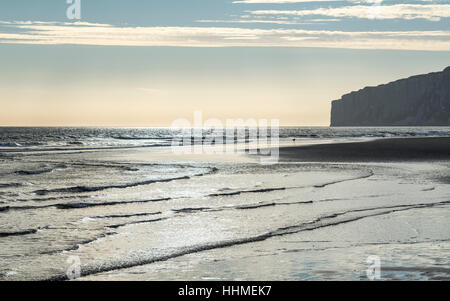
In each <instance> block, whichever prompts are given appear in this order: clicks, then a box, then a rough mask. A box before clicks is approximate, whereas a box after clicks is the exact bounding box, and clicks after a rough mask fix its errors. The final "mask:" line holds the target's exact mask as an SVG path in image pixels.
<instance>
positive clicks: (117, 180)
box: [0, 128, 450, 281]
mask: <svg viewBox="0 0 450 301" xmlns="http://www.w3.org/2000/svg"><path fill="white" fill-rule="evenodd" d="M42 131H43V130H42V129H40V130H36V132H42ZM54 131H55V130H53V129H50V130H47V132H46V137H58V138H52V139H50V140H51V141H50V140H49V141H46V142H45V144H44V142H43V141H42V139H43V138H42V136H39V138H38V139H39V141H40V142H39V144H38V143H35V144H34V145H30V146H27V147H24V146H23V143H21V141H19V140H17V141H16V144H19V145H20V146H17V145H13V144H12V143H10V144H11V145H12V146H6V147H3V148H2V149H1V150H0V154H1V156H0V160H1V163H2V164H1V165H0V166H1V170H0V174H1V175H2V176H1V180H0V216H1V219H0V221H1V222H0V259H1V262H2V265H1V267H0V279H1V280H7V281H8V280H67V279H69V277H68V271H70V270H71V268H72V267H73V264H74V263H77V262H79V263H80V275H79V276H80V277H79V278H78V280H368V276H367V273H366V271H367V269H368V266H369V265H370V263H369V262H368V261H367V260H368V258H372V257H373V256H377V257H378V258H379V259H380V261H381V277H382V279H384V280H407V279H414V280H442V279H447V280H448V279H449V278H450V271H449V269H448V266H449V263H450V262H449V259H448V256H447V254H448V252H449V251H450V232H449V230H448V229H450V222H449V221H450V210H449V208H450V207H449V206H450V199H449V196H450V190H449V189H448V177H449V174H450V162H449V158H448V157H449V152H448V150H449V147H450V146H449V144H450V142H449V141H450V140H449V138H445V137H437V136H436V135H438V136H439V134H442V133H444V132H445V131H447V129H445V128H444V129H441V131H442V132H438V133H437V134H432V135H431V136H430V137H426V136H422V137H403V136H405V135H404V132H402V130H399V131H398V132H399V133H400V134H399V135H398V137H395V138H392V137H390V135H391V134H392V133H394V132H395V131H397V130H396V129H391V130H390V131H386V130H383V133H385V132H387V133H389V134H387V135H388V137H373V135H374V132H373V131H370V130H367V129H361V130H355V129H352V130H347V132H346V133H347V134H346V135H347V136H345V135H344V134H342V135H341V136H340V137H339V138H336V137H329V136H326V135H324V137H323V138H311V137H308V138H305V137H303V138H302V137H299V136H300V135H304V134H305V133H308V135H310V133H311V132H312V131H318V132H321V131H322V132H321V133H328V132H329V129H323V130H315V129H313V130H311V129H297V130H296V133H297V134H296V136H295V135H293V134H292V132H293V130H292V129H286V130H285V131H286V132H287V133H289V134H287V135H285V136H283V137H282V138H283V139H282V143H283V145H284V146H283V147H281V149H280V162H279V163H277V164H274V165H262V164H260V160H259V156H255V155H247V154H243V153H239V154H234V155H217V154H216V155H195V156H193V155H181V156H177V155H174V154H173V153H172V152H171V150H170V147H168V144H164V143H163V141H169V140H170V139H169V138H170V137H166V136H164V135H162V134H161V133H160V131H158V135H157V136H158V137H160V138H158V139H156V138H153V136H151V137H150V136H145V137H142V135H143V133H144V131H143V132H139V133H140V136H137V135H134V136H131V135H130V133H129V131H128V132H126V133H127V135H128V136H126V137H123V133H124V131H125V130H102V131H100V133H102V135H103V136H104V137H105V138H103V140H101V141H97V140H95V141H94V140H93V139H94V138H92V136H95V135H97V136H98V135H99V132H98V131H96V132H95V133H94V134H95V135H94V134H92V136H90V135H91V134H90V132H88V131H87V130H84V129H83V130H81V129H80V130H70V131H69V132H70V134H67V132H68V130H59V131H57V133H58V135H59V136H56V134H54ZM355 131H357V132H358V133H359V132H361V133H364V134H362V135H361V136H360V137H355V135H354V134H355ZM17 132H20V130H17ZM17 132H14V137H18V136H19V135H18V134H17ZM110 132H111V133H110ZM147 132H148V131H147ZM154 132H155V130H152V131H151V133H154ZM379 132H380V131H379V130H377V132H376V133H375V134H376V135H378V134H377V133H379ZM417 132H419V130H417ZM26 133H29V131H27V132H26ZM80 133H81V134H80ZM86 133H88V134H86ZM118 133H121V134H122V136H120V138H121V139H118V138H119V137H118V136H117V134H118ZM349 133H351V135H350V134H349ZM368 133H369V134H368ZM147 134H148V133H147ZM282 134H283V133H282ZM8 135H10V136H11V137H12V136H13V135H12V134H8ZM22 135H25V134H22ZM152 135H154V134H152ZM312 135H316V134H315V132H314V134H312ZM371 135H372V136H371ZM70 137H76V138H77V139H76V141H73V138H70ZM110 137H113V138H110ZM292 137H296V138H295V139H296V142H295V143H294V142H292V140H293V138H292ZM312 137H314V136H312ZM125 138H127V139H125ZM144 138H145V139H144ZM313 139H315V141H313V143H312V142H311V141H312V140H313ZM321 139H322V140H321ZM3 140H5V139H3ZM27 141H29V139H28V140H27ZM149 141H150V142H149ZM74 142H77V143H74ZM147 143H149V144H147ZM161 144H163V145H162V146H161ZM149 145H152V146H149ZM155 145H156V146H155Z"/></svg>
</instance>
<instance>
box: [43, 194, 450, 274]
mask: <svg viewBox="0 0 450 301" xmlns="http://www.w3.org/2000/svg"><path fill="white" fill-rule="evenodd" d="M448 204H450V201H444V202H438V203H425V204H412V205H400V206H391V207H375V208H366V209H356V210H348V211H344V212H339V213H334V214H331V215H327V216H322V217H319V218H317V219H315V220H313V221H311V222H306V223H300V224H298V225H291V226H287V227H282V228H278V229H275V230H273V231H270V232H266V233H263V234H260V235H255V236H250V237H244V238H238V239H231V240H224V241H218V242H212V243H206V244H200V245H193V246H187V247H182V248H179V249H177V250H175V251H174V252H171V253H168V254H165V255H160V256H149V257H143V258H142V257H141V256H130V257H128V258H126V259H120V260H112V261H110V262H105V263H102V264H100V265H84V266H82V268H81V276H82V277H85V276H89V275H95V274H99V273H105V272H110V271H115V270H121V269H127V268H132V267H136V266H142V265H148V264H152V263H155V262H160V261H167V260H170V259H173V258H177V257H181V256H185V255H188V254H193V253H198V252H203V251H208V250H215V249H221V248H228V247H232V246H237V245H243V244H248V243H254V242H261V241H265V240H267V239H269V238H273V237H278V236H285V235H290V234H295V233H299V232H304V231H313V230H316V229H319V228H324V227H332V226H337V225H340V224H345V223H349V222H354V221H357V220H361V219H364V218H368V217H375V216H381V215H386V214H391V213H394V212H398V211H406V210H412V209H419V208H430V207H434V206H440V205H448ZM371 211H378V212H374V213H370V212H371ZM361 212H366V214H359V215H358V214H356V215H355V216H349V217H345V216H346V215H350V214H355V213H361ZM340 217H343V218H340ZM46 280H47V281H62V280H68V278H67V276H66V275H59V276H54V277H51V278H49V279H46Z"/></svg>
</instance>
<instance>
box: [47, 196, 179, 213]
mask: <svg viewBox="0 0 450 301" xmlns="http://www.w3.org/2000/svg"><path fill="white" fill-rule="evenodd" d="M169 200H172V198H159V199H151V200H140V201H119V202H104V203H68V204H55V205H49V206H48V207H56V208H58V209H62V210H67V209H84V208H90V207H100V206H116V205H126V204H141V203H150V202H163V201H169Z"/></svg>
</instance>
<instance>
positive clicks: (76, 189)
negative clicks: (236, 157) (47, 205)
mask: <svg viewBox="0 0 450 301" xmlns="http://www.w3.org/2000/svg"><path fill="white" fill-rule="evenodd" d="M188 179H190V177H188V176H183V177H176V178H169V179H161V180H148V181H142V182H135V183H128V184H121V185H105V186H74V187H67V188H56V189H42V190H36V191H34V193H35V194H37V195H47V194H50V193H82V192H96V191H102V190H106V189H125V188H131V187H136V186H143V185H150V184H154V183H167V182H172V181H177V180H188Z"/></svg>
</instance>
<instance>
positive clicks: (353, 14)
mask: <svg viewBox="0 0 450 301" xmlns="http://www.w3.org/2000/svg"><path fill="white" fill-rule="evenodd" d="M249 13H251V14H252V15H285V16H326V17H334V18H358V19H373V18H374V14H376V15H375V17H376V18H377V19H405V20H413V19H426V20H429V21H439V20H440V19H441V18H449V17H450V5H449V4H427V5H422V4H394V5H381V6H372V5H353V6H343V7H328V8H317V9H310V10H254V11H250V12H249Z"/></svg>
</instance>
